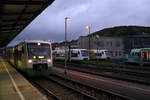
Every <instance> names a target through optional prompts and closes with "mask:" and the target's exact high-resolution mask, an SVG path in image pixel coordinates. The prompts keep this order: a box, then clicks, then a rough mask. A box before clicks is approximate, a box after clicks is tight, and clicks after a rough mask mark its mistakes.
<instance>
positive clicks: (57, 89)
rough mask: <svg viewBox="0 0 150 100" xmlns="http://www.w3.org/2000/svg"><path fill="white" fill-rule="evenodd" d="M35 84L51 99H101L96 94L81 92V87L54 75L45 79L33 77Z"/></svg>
mask: <svg viewBox="0 0 150 100" xmlns="http://www.w3.org/2000/svg"><path fill="white" fill-rule="evenodd" d="M32 82H33V83H34V85H36V86H38V88H41V89H42V90H44V91H45V92H46V95H47V97H48V99H49V100H99V99H97V98H95V97H94V96H91V95H88V94H87V93H83V92H81V91H80V90H79V89H76V88H73V87H72V86H70V85H66V84H64V82H63V81H62V80H60V79H58V78H56V77H54V76H51V77H49V78H43V79H32Z"/></svg>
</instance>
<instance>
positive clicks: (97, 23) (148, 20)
mask: <svg viewBox="0 0 150 100" xmlns="http://www.w3.org/2000/svg"><path fill="white" fill-rule="evenodd" d="M149 9H150V0H55V1H54V2H53V3H52V4H51V5H50V6H49V7H48V8H47V9H45V10H44V11H43V12H42V13H41V14H40V15H39V16H38V17H37V18H36V19H35V20H34V21H33V22H32V23H31V24H30V25H29V26H28V27H26V28H25V30H23V31H22V32H21V34H19V35H18V36H17V37H16V38H15V39H14V40H13V42H12V44H13V43H16V42H18V41H20V40H22V39H24V40H31V39H34V40H35V39H38V40H51V41H53V42H60V41H63V40H64V18H65V17H70V18H71V20H70V21H68V35H67V36H68V40H72V39H77V38H78V37H79V36H81V35H87V34H88V31H87V30H86V29H85V26H86V25H90V26H91V32H95V31H98V30H101V29H103V28H108V27H114V26H122V25H140V26H150V11H149Z"/></svg>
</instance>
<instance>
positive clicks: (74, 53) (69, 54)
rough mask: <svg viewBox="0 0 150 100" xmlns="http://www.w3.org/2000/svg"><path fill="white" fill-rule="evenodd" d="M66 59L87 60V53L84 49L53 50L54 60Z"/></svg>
mask: <svg viewBox="0 0 150 100" xmlns="http://www.w3.org/2000/svg"><path fill="white" fill-rule="evenodd" d="M65 54H66V60H67V61H88V60H89V55H88V50H86V49H67V50H54V51H53V57H54V60H65Z"/></svg>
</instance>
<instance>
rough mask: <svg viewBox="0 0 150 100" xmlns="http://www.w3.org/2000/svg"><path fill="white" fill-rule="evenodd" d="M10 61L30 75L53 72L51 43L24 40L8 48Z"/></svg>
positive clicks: (46, 74) (42, 74) (44, 74)
mask: <svg viewBox="0 0 150 100" xmlns="http://www.w3.org/2000/svg"><path fill="white" fill-rule="evenodd" d="M6 54H7V57H8V60H9V62H10V63H11V64H12V65H14V66H15V67H16V68H17V69H19V70H20V71H21V72H23V73H25V74H27V75H28V76H30V77H32V76H48V75H49V74H51V73H52V66H53V60H52V59H53V58H52V47H51V43H50V42H47V41H39V40H30V41H23V42H21V43H19V44H17V45H15V46H13V47H7V48H6Z"/></svg>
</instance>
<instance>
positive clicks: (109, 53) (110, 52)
mask: <svg viewBox="0 0 150 100" xmlns="http://www.w3.org/2000/svg"><path fill="white" fill-rule="evenodd" d="M105 54H106V56H112V55H113V54H112V51H105Z"/></svg>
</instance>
